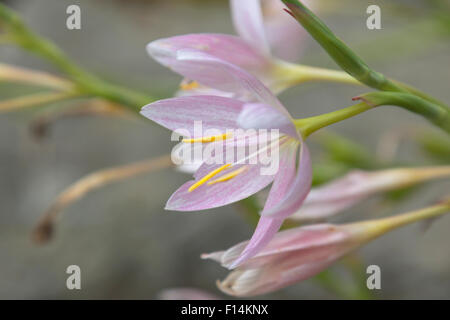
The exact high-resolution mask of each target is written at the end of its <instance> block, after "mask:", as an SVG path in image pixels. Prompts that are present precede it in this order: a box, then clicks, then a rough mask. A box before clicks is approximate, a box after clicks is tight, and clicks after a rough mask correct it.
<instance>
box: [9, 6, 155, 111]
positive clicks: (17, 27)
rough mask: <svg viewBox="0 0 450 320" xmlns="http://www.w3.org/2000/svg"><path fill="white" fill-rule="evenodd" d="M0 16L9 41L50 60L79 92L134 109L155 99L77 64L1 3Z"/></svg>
mask: <svg viewBox="0 0 450 320" xmlns="http://www.w3.org/2000/svg"><path fill="white" fill-rule="evenodd" d="M0 19H1V20H2V22H3V23H4V26H5V29H6V30H7V32H8V38H9V39H11V40H12V41H13V43H15V44H16V45H18V46H20V47H22V48H23V49H25V50H27V51H29V52H32V53H34V54H36V55H38V56H40V57H42V58H44V59H46V60H48V61H50V62H51V63H52V64H54V65H55V66H56V67H57V68H58V69H59V70H61V71H62V72H64V73H65V74H67V75H68V76H69V77H70V78H71V79H72V80H73V82H74V83H75V84H76V86H77V91H79V92H80V93H82V94H86V95H92V96H98V97H102V98H105V99H107V100H110V101H113V102H116V103H119V104H122V105H124V106H125V107H128V108H130V109H132V110H134V111H137V110H139V108H141V107H142V106H143V105H145V104H147V103H149V102H151V101H153V100H155V99H154V98H153V97H151V96H148V95H146V94H142V93H139V92H135V91H133V90H131V89H128V88H123V87H121V86H118V85H114V84H111V83H109V82H106V81H104V80H102V79H100V78H98V77H97V76H95V75H93V74H91V73H89V72H88V71H86V70H84V69H83V68H81V67H79V66H78V65H76V64H75V63H74V62H72V61H71V60H70V58H69V57H68V56H67V55H66V54H65V53H64V52H63V51H62V50H60V49H59V48H58V47H57V46H56V45H55V44H53V43H52V42H50V41H49V40H46V39H44V38H42V37H40V36H39V35H37V34H35V33H34V32H32V31H31V30H30V29H29V28H28V27H27V26H26V25H25V24H24V23H23V22H22V20H21V19H20V18H19V16H18V15H17V14H15V13H14V12H13V11H12V10H10V9H8V8H7V7H6V6H4V5H2V4H0Z"/></svg>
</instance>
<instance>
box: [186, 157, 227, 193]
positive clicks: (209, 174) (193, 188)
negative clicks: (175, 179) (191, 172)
mask: <svg viewBox="0 0 450 320" xmlns="http://www.w3.org/2000/svg"><path fill="white" fill-rule="evenodd" d="M229 166H231V164H230V163H227V164H224V165H223V166H221V167H219V168H217V169H215V170H213V171H211V172H210V173H208V174H207V175H206V176H204V177H203V178H201V179H200V180H198V181H197V182H196V183H194V184H193V185H192V186H190V187H189V189H188V191H189V192H191V191H194V190H195V189H197V188H198V187H200V186H201V185H202V184H205V183H206V182H207V181H208V180H209V179H211V178H212V177H214V176H215V175H216V174H218V173H219V172H221V171H223V170H225V169H226V168H228V167H229Z"/></svg>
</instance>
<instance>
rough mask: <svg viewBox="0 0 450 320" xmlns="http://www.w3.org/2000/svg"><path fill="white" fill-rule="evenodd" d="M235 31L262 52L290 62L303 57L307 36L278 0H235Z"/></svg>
mask: <svg viewBox="0 0 450 320" xmlns="http://www.w3.org/2000/svg"><path fill="white" fill-rule="evenodd" d="M230 4H231V13H232V18H233V23H234V27H235V29H236V31H237V33H238V34H239V36H240V37H241V38H242V39H244V40H245V41H246V42H247V43H249V44H251V45H252V46H253V47H254V48H258V49H259V51H260V52H263V53H265V54H267V55H269V54H270V53H271V52H272V53H273V54H274V55H275V56H277V57H279V58H281V59H285V60H288V61H292V60H296V59H298V57H299V56H300V53H301V51H302V49H303V48H302V46H303V44H304V41H305V37H306V35H307V33H306V31H305V30H304V29H303V28H301V27H300V26H299V25H298V23H296V21H295V20H294V19H290V18H289V17H288V16H287V15H286V12H285V11H284V9H285V8H286V6H285V5H284V4H283V3H282V2H281V1H278V0H245V1H242V0H231V1H230Z"/></svg>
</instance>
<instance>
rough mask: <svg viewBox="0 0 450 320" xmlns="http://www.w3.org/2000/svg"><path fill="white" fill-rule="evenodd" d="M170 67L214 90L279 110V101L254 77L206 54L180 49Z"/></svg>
mask: <svg viewBox="0 0 450 320" xmlns="http://www.w3.org/2000/svg"><path fill="white" fill-rule="evenodd" d="M172 68H173V69H174V70H175V71H177V72H178V73H180V74H182V75H183V76H184V77H186V78H189V79H192V80H195V81H198V82H199V83H200V84H202V85H205V86H208V87H212V88H214V89H217V90H221V91H226V92H233V93H235V95H236V98H239V99H241V100H244V101H259V102H263V103H266V104H268V105H271V106H273V107H275V108H278V109H280V110H282V109H284V107H283V106H282V105H281V102H280V101H279V100H278V99H277V98H276V97H275V96H274V95H273V93H272V92H271V91H270V90H269V89H268V88H267V87H266V86H265V85H264V84H263V83H262V82H261V81H260V80H258V79H257V78H256V77H255V76H254V75H252V74H250V73H249V72H247V71H246V70H244V69H242V68H240V67H239V66H237V65H235V64H232V63H230V62H227V61H225V60H222V59H219V58H217V57H215V56H212V55H210V54H207V53H204V52H201V51H194V50H180V51H178V54H177V63H176V64H174V65H173V66H172Z"/></svg>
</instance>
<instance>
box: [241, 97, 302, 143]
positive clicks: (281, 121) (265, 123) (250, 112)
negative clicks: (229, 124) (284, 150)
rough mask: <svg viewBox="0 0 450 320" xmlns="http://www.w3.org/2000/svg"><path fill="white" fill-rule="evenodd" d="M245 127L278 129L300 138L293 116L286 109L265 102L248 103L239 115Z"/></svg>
mask: <svg viewBox="0 0 450 320" xmlns="http://www.w3.org/2000/svg"><path fill="white" fill-rule="evenodd" d="M237 121H238V124H239V125H240V126H241V127H242V128H244V129H250V128H252V129H268V130H269V129H278V130H280V133H284V134H287V135H290V136H291V137H293V138H296V139H300V136H299V134H298V132H297V129H296V127H295V125H294V123H293V122H292V118H291V116H290V115H289V113H288V111H287V110H286V109H284V107H283V109H281V110H280V109H279V108H277V109H275V108H273V107H271V106H269V105H267V104H264V103H247V104H245V105H244V107H243V109H242V112H241V114H240V115H239V117H238V120H237Z"/></svg>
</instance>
